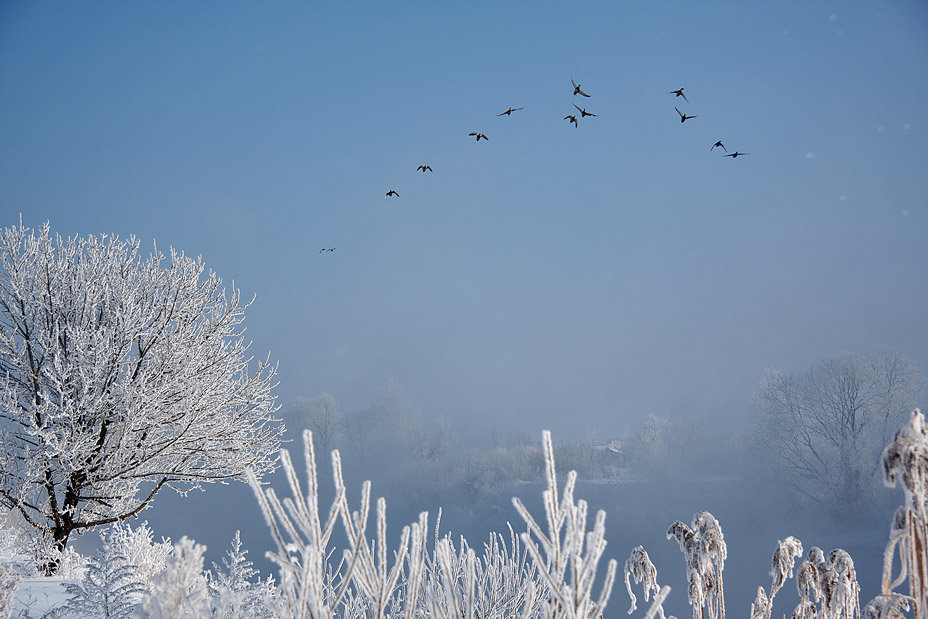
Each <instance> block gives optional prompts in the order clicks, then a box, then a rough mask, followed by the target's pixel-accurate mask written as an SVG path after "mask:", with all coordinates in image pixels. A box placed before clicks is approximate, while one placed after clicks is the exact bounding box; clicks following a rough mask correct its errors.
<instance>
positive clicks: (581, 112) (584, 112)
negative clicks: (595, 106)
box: [574, 103, 596, 118]
mask: <svg viewBox="0 0 928 619" xmlns="http://www.w3.org/2000/svg"><path fill="white" fill-rule="evenodd" d="M574 107H575V108H577V111H579V112H580V118H586V117H587V116H596V114H594V113H593V112H587V111H586V110H585V109H583V108H582V107H580V106H579V105H577V104H576V103H574Z"/></svg>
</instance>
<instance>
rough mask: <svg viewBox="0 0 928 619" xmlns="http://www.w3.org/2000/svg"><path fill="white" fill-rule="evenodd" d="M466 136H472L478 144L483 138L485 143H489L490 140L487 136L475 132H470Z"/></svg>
mask: <svg viewBox="0 0 928 619" xmlns="http://www.w3.org/2000/svg"><path fill="white" fill-rule="evenodd" d="M467 135H472V136H474V137H476V138H477V141H478V142H479V141H480V138H483V139H484V140H486V141H488V142H489V141H490V138H488V137H487V136H485V135H484V134H482V133H477V132H476V131H471V132H470V133H468V134H467Z"/></svg>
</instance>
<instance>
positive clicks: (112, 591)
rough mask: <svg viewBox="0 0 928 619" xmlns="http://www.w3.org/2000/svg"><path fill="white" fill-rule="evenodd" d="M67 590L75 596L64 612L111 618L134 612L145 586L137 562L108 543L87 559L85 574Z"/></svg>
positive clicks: (104, 618)
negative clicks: (140, 578)
mask: <svg viewBox="0 0 928 619" xmlns="http://www.w3.org/2000/svg"><path fill="white" fill-rule="evenodd" d="M65 591H67V593H68V594H69V595H70V596H71V597H70V599H69V600H68V603H67V604H66V605H65V607H64V609H63V611H64V614H66V615H74V616H78V617H87V618H88V619H89V618H94V619H96V618H101V619H110V618H112V617H127V616H129V615H131V614H132V612H133V611H134V610H135V607H136V604H137V603H138V601H139V598H140V597H141V594H142V592H144V591H145V587H144V585H143V584H142V582H141V581H139V580H138V576H137V575H136V566H134V565H132V564H131V563H129V561H128V559H127V558H126V555H124V554H122V552H121V551H120V550H118V549H117V548H116V547H114V546H112V545H109V544H104V545H103V547H102V548H101V549H100V550H99V551H98V552H97V555H96V556H95V557H91V558H90V559H89V560H88V561H87V564H86V574H85V575H84V578H83V579H82V580H81V581H80V582H78V583H71V584H68V585H66V586H65Z"/></svg>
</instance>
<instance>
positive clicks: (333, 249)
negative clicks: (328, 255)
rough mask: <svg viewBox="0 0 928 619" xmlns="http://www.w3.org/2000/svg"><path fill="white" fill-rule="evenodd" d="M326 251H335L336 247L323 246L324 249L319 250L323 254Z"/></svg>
mask: <svg viewBox="0 0 928 619" xmlns="http://www.w3.org/2000/svg"><path fill="white" fill-rule="evenodd" d="M324 251H335V248H334V247H323V248H322V249H320V250H319V253H320V254H321V253H322V252H324Z"/></svg>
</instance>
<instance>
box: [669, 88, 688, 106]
mask: <svg viewBox="0 0 928 619" xmlns="http://www.w3.org/2000/svg"><path fill="white" fill-rule="evenodd" d="M667 94H668V95H677V96H678V97H683V100H684V101H686V102H687V103H689V102H690V100H689V99H687V98H686V95H685V94H683V89H682V88H681V89H680V90H671V91H670V92H668V93H667Z"/></svg>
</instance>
